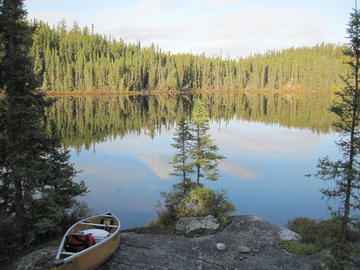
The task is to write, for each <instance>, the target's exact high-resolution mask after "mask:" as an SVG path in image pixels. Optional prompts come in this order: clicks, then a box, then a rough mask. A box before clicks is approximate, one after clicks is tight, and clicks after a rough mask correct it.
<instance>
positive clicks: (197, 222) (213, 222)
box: [176, 215, 220, 233]
mask: <svg viewBox="0 0 360 270" xmlns="http://www.w3.org/2000/svg"><path fill="white" fill-rule="evenodd" d="M219 226H220V224H219V222H218V221H217V219H216V218H214V217H213V216H211V215H209V216H207V217H192V218H180V219H179V220H178V222H177V223H176V230H177V231H180V232H184V233H190V232H192V231H195V230H216V229H218V228H219Z"/></svg>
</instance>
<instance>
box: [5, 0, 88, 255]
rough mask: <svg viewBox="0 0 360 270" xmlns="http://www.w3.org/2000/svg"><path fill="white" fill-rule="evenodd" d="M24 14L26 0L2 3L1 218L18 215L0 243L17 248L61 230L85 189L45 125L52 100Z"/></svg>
mask: <svg viewBox="0 0 360 270" xmlns="http://www.w3.org/2000/svg"><path fill="white" fill-rule="evenodd" d="M25 15H26V11H25V10H24V8H23V0H3V1H0V40H1V43H2V46H1V48H0V55H1V58H0V89H2V90H3V93H4V98H2V99H0V221H1V222H3V221H4V220H8V219H11V218H14V220H13V224H11V232H12V233H11V234H7V235H1V237H0V242H1V243H0V245H1V246H6V245H4V244H3V243H4V242H6V241H8V240H9V238H10V240H11V242H12V243H16V244H17V245H18V248H19V247H20V248H21V247H23V246H26V245H28V244H30V243H31V242H33V241H35V240H38V238H39V237H41V236H46V235H48V234H51V233H54V232H58V231H59V230H60V226H59V225H60V222H61V221H62V218H64V217H65V215H66V213H67V211H68V210H69V209H70V208H71V207H72V206H73V205H74V203H75V199H74V198H75V196H78V195H81V194H83V193H84V192H85V191H86V188H85V186H84V183H83V182H81V183H75V182H74V181H73V180H72V179H73V177H74V176H75V174H76V171H75V169H74V167H73V164H70V163H69V162H68V159H69V155H68V151H64V150H62V148H61V144H60V140H59V137H58V135H57V131H56V129H55V128H54V125H52V127H51V128H50V130H47V128H46V122H45V109H46V108H47V107H49V106H50V105H51V103H52V102H51V100H49V99H47V98H45V97H44V95H43V94H42V93H41V92H39V91H37V90H36V87H37V86H38V84H37V81H36V79H35V75H34V72H33V63H32V59H31V58H30V57H29V49H30V46H31V44H32V39H31V34H32V33H31V30H32V29H31V28H30V27H29V26H28V24H27V22H26V21H25ZM0 227H1V226H0ZM6 239H7V240H6ZM9 250H10V248H9V249H2V251H1V252H9Z"/></svg>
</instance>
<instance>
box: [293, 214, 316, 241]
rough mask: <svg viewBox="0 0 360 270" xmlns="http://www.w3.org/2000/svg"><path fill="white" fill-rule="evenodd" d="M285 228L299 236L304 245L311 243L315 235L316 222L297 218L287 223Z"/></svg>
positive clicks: (305, 218)
mask: <svg viewBox="0 0 360 270" xmlns="http://www.w3.org/2000/svg"><path fill="white" fill-rule="evenodd" d="M287 227H288V228H289V229H290V230H292V231H293V232H296V233H298V234H300V235H301V237H302V241H303V242H305V243H309V242H312V240H313V239H314V238H315V237H316V234H317V222H316V221H315V220H313V219H310V218H307V217H297V218H294V219H291V220H289V221H288V224H287Z"/></svg>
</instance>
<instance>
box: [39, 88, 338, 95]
mask: <svg viewBox="0 0 360 270" xmlns="http://www.w3.org/2000/svg"><path fill="white" fill-rule="evenodd" d="M336 91H339V90H324V89H323V90H306V89H301V90H292V89H254V90H246V89H238V90H226V89H194V90H185V91H181V90H144V91H107V90H104V91H101V90H90V91H86V90H74V91H43V93H44V94H45V95H47V96H55V97H56V96H96V97H107V96H137V95H178V94H212V93H214V94H216V93H220V94H227V93H285V94H305V93H319V92H320V93H331V92H336Z"/></svg>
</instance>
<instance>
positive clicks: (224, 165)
mask: <svg viewBox="0 0 360 270" xmlns="http://www.w3.org/2000/svg"><path fill="white" fill-rule="evenodd" d="M218 168H219V169H220V170H221V171H223V172H226V173H227V174H229V175H231V176H235V177H239V176H240V177H242V178H244V179H248V180H254V179H257V178H259V177H260V173H259V172H257V171H255V170H253V169H251V168H247V167H244V166H241V165H240V164H238V163H234V162H229V161H222V162H220V163H219V166H218Z"/></svg>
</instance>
